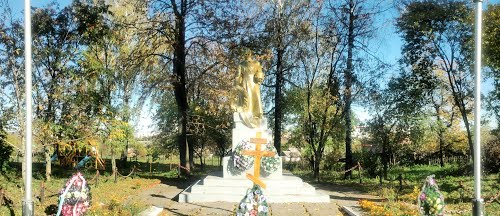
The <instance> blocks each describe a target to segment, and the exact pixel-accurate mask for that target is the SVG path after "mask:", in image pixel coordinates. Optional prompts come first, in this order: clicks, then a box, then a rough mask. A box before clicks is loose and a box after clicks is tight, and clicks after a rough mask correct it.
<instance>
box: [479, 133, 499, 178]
mask: <svg viewBox="0 0 500 216" xmlns="http://www.w3.org/2000/svg"><path fill="white" fill-rule="evenodd" d="M483 149H484V153H483V161H484V168H485V169H486V170H487V171H488V172H490V173H498V172H499V171H500V134H497V136H496V137H495V138H494V139H493V140H491V141H490V142H487V143H486V144H485V145H484V146H483Z"/></svg>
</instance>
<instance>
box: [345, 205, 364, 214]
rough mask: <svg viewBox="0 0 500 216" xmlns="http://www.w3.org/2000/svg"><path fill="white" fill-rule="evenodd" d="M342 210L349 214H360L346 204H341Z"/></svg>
mask: <svg viewBox="0 0 500 216" xmlns="http://www.w3.org/2000/svg"><path fill="white" fill-rule="evenodd" d="M342 211H344V212H345V213H347V214H348V215H349V216H361V214H359V213H358V212H356V211H354V210H352V209H351V208H349V207H347V206H342Z"/></svg>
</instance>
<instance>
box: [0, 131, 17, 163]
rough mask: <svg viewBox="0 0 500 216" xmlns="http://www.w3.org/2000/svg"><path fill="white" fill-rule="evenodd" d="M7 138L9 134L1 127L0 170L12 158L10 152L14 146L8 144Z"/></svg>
mask: <svg viewBox="0 0 500 216" xmlns="http://www.w3.org/2000/svg"><path fill="white" fill-rule="evenodd" d="M6 138H7V134H6V133H5V131H4V130H3V129H2V128H1V127H0V170H3V168H4V166H5V165H7V162H8V161H9V159H10V154H11V153H12V151H13V150H14V149H13V148H12V146H10V145H9V144H7V141H6Z"/></svg>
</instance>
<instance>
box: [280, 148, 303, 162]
mask: <svg viewBox="0 0 500 216" xmlns="http://www.w3.org/2000/svg"><path fill="white" fill-rule="evenodd" d="M283 154H284V155H283V156H282V158H283V160H284V162H299V161H300V157H301V156H302V155H301V154H300V151H299V150H298V149H297V148H295V147H291V148H288V150H287V151H283Z"/></svg>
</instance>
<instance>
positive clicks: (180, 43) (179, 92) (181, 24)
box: [173, 3, 190, 175]
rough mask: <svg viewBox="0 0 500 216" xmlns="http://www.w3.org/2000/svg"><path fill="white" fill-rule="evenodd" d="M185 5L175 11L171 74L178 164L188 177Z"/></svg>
mask: <svg viewBox="0 0 500 216" xmlns="http://www.w3.org/2000/svg"><path fill="white" fill-rule="evenodd" d="M185 7H186V5H185V4H182V3H181V9H180V11H175V29H176V32H175V43H174V59H173V72H174V74H175V81H174V83H173V85H174V94H175V100H176V103H177V107H178V111H179V114H180V115H179V118H180V119H179V122H180V123H181V128H180V129H181V130H180V134H179V137H178V146H179V154H180V155H179V160H180V164H181V165H182V166H184V167H185V168H186V169H181V173H182V174H183V175H189V169H190V168H189V167H190V166H189V165H190V164H189V163H188V161H187V158H186V153H187V152H186V151H187V150H188V149H189V148H188V141H187V122H188V108H189V107H188V102H187V92H186V48H185V45H186V28H185V10H186V8H185Z"/></svg>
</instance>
